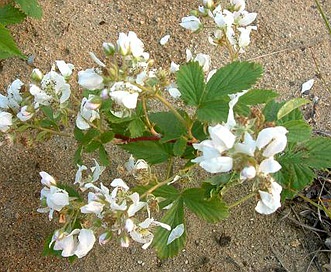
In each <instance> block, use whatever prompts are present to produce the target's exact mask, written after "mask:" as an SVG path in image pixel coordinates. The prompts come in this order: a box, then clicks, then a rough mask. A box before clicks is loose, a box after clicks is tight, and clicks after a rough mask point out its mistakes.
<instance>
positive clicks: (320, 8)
mask: <svg viewBox="0 0 331 272" xmlns="http://www.w3.org/2000/svg"><path fill="white" fill-rule="evenodd" d="M315 3H316V5H317V8H318V11H319V13H320V14H321V16H322V18H323V20H324V23H325V26H326V28H327V29H328V30H329V34H330V35H331V25H330V23H329V21H328V19H327V18H326V15H325V13H324V11H323V9H322V6H321V4H320V2H319V1H318V0H315Z"/></svg>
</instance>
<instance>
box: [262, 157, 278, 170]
mask: <svg viewBox="0 0 331 272" xmlns="http://www.w3.org/2000/svg"><path fill="white" fill-rule="evenodd" d="M281 168H282V166H281V165H280V164H279V162H277V161H276V160H275V159H274V157H269V158H267V159H265V160H263V161H262V162H261V163H260V166H259V172H262V173H264V174H270V173H276V172H278V171H279V170H280V169H281Z"/></svg>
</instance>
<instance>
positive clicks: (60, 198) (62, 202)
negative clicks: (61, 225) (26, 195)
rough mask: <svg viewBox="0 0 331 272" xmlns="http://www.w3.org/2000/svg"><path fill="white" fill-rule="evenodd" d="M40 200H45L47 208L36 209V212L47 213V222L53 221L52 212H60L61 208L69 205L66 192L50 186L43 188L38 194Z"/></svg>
mask: <svg viewBox="0 0 331 272" xmlns="http://www.w3.org/2000/svg"><path fill="white" fill-rule="evenodd" d="M40 199H41V200H43V199H45V200H46V204H47V208H44V209H43V208H41V209H38V212H42V213H44V212H48V211H49V215H48V218H49V220H52V219H53V213H54V211H58V212H59V211H61V210H62V208H63V207H65V206H67V205H69V194H68V192H67V191H65V190H63V189H60V188H58V187H56V186H53V185H51V186H50V187H44V188H43V189H42V190H41V192H40Z"/></svg>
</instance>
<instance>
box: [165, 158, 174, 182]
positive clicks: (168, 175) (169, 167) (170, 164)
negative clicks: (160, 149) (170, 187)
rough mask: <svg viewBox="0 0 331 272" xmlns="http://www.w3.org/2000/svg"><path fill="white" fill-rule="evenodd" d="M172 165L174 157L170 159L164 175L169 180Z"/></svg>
mask: <svg viewBox="0 0 331 272" xmlns="http://www.w3.org/2000/svg"><path fill="white" fill-rule="evenodd" d="M173 163H174V157H170V159H169V162H168V168H167V175H166V177H167V178H169V177H170V175H171V172H172V166H173Z"/></svg>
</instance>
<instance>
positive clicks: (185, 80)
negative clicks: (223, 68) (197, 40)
mask: <svg viewBox="0 0 331 272" xmlns="http://www.w3.org/2000/svg"><path fill="white" fill-rule="evenodd" d="M176 75H177V84H178V88H179V91H180V93H181V98H182V99H183V101H184V102H185V103H187V104H188V105H192V106H199V105H200V102H201V98H202V96H203V92H204V88H205V83H204V74H203V71H202V68H201V66H200V65H199V63H198V62H189V63H188V64H185V65H182V66H181V68H180V69H179V71H178V72H177V74H176Z"/></svg>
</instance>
